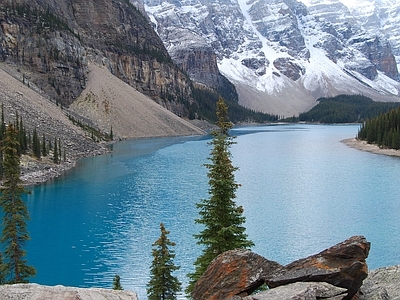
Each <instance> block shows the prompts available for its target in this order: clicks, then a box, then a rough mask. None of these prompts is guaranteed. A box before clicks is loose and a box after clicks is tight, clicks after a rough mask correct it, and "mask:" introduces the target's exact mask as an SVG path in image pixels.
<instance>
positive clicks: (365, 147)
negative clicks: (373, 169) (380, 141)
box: [342, 138, 400, 157]
mask: <svg viewBox="0 0 400 300" xmlns="http://www.w3.org/2000/svg"><path fill="white" fill-rule="evenodd" d="M342 143H344V144H346V145H347V146H349V147H351V148H354V149H358V150H361V151H366V152H371V153H375V154H383V155H389V156H396V157H400V150H395V149H387V148H381V147H379V146H378V145H376V144H368V143H367V142H366V141H362V140H358V139H356V138H351V139H345V140H342Z"/></svg>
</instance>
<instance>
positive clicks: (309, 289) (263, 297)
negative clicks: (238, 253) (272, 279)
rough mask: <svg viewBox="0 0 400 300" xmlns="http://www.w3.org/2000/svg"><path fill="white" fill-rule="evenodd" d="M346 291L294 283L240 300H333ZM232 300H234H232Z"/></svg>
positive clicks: (339, 297)
mask: <svg viewBox="0 0 400 300" xmlns="http://www.w3.org/2000/svg"><path fill="white" fill-rule="evenodd" d="M346 295H347V294H346V289H344V288H339V287H336V286H334V285H331V284H329V283H326V282H296V283H292V284H288V285H283V286H279V287H277V288H274V289H270V290H267V291H265V292H261V293H258V294H256V295H251V296H247V297H244V298H241V299H242V300H277V299H279V300H294V299H301V300H316V299H325V300H335V299H342V298H343V297H344V296H346ZM232 300H234V299H232Z"/></svg>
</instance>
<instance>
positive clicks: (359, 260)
mask: <svg viewBox="0 0 400 300" xmlns="http://www.w3.org/2000/svg"><path fill="white" fill-rule="evenodd" d="M369 249H370V243H369V242H367V240H366V239H365V238H364V237H362V236H354V237H351V238H349V239H347V240H345V241H344V242H341V243H339V244H337V245H335V246H333V247H331V248H329V249H326V250H324V251H322V252H320V253H318V254H316V255H312V256H310V257H307V258H304V259H300V260H297V261H295V262H292V263H290V264H289V265H286V266H285V267H282V268H281V269H279V270H277V271H276V272H274V273H272V274H271V275H270V276H267V277H266V278H265V281H266V283H267V285H268V286H269V287H270V288H274V287H277V286H281V285H285V284H289V283H294V282H299V281H307V282H308V281H315V282H327V283H330V284H333V285H335V286H338V287H342V288H346V289H347V292H348V295H347V296H346V297H344V298H343V299H351V298H352V297H353V296H354V295H355V294H356V293H357V291H358V290H359V288H360V287H361V285H362V282H363V280H364V279H365V278H366V277H367V276H368V267H367V264H366V262H365V259H366V258H367V257H368V253H369Z"/></svg>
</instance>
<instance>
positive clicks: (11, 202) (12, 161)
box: [0, 124, 36, 284]
mask: <svg viewBox="0 0 400 300" xmlns="http://www.w3.org/2000/svg"><path fill="white" fill-rule="evenodd" d="M2 150H3V153H4V182H3V186H2V187H1V193H2V195H1V197H0V206H1V207H2V209H3V223H2V227H3V231H2V236H1V239H0V241H1V243H2V246H3V249H4V252H3V254H2V255H3V257H2V258H3V263H2V266H1V272H2V275H1V276H0V278H1V277H4V278H5V281H6V283H10V284H13V283H26V282H28V278H29V277H31V276H34V275H35V274H36V270H35V268H33V267H31V266H28V265H27V260H26V259H25V255H26V251H25V250H24V249H23V247H24V244H25V242H26V241H27V240H29V235H28V231H27V225H26V221H28V220H29V215H28V209H27V207H26V205H25V203H24V201H23V200H22V198H21V197H22V194H24V193H26V192H27V191H26V190H25V188H24V187H23V186H22V181H21V179H20V157H19V155H18V132H17V130H16V129H15V128H14V126H13V125H12V124H9V125H8V127H7V129H6V133H5V139H4V140H3V144H2Z"/></svg>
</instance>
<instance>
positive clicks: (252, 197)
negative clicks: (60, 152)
mask: <svg viewBox="0 0 400 300" xmlns="http://www.w3.org/2000/svg"><path fill="white" fill-rule="evenodd" d="M358 128H359V126H358V125H342V126H326V125H284V126H263V127H242V128H237V129H235V130H234V132H233V134H235V135H237V136H238V137H237V139H236V142H237V144H236V145H234V146H233V147H232V149H231V152H232V155H233V162H234V165H235V166H238V167H239V168H240V170H239V171H238V172H237V173H236V180H237V182H238V183H240V184H242V186H241V187H240V188H239V190H238V192H237V202H238V204H239V205H242V206H243V207H244V209H245V212H244V213H245V216H246V218H247V222H246V228H247V233H248V235H249V238H250V239H252V240H253V242H254V243H255V247H254V248H253V250H254V251H255V252H257V253H259V254H261V255H263V256H265V257H266V258H268V259H271V260H275V261H278V262H279V263H281V264H286V263H289V262H291V261H293V260H296V259H299V258H302V257H306V256H308V255H311V254H315V253H317V252H320V251H322V250H324V249H325V248H327V247H329V246H331V245H333V244H336V243H338V242H341V241H342V240H344V239H346V238H348V237H350V236H352V235H364V236H365V237H366V238H367V239H368V240H369V241H370V242H371V244H372V246H371V252H370V255H369V258H368V264H369V267H370V268H372V269H373V268H377V267H382V266H387V265H393V264H399V263H400V255H399V250H398V249H399V248H400V235H399V234H398V232H399V229H400V184H399V178H400V158H394V157H387V156H382V155H376V154H371V153H366V152H362V151H358V150H355V149H351V148H349V147H347V146H346V145H344V144H343V143H341V142H340V141H341V140H342V139H344V138H351V137H354V136H355V135H356V134H357V131H358ZM209 141H210V139H209V137H191V138H188V137H183V138H166V139H145V140H136V141H128V142H123V143H119V144H116V145H114V151H113V152H112V153H111V154H108V155H103V156H99V157H94V158H88V159H84V160H82V161H80V163H79V164H78V167H77V168H75V169H74V170H71V171H70V172H68V173H67V175H66V176H63V177H62V178H60V179H57V180H55V181H53V182H51V183H47V184H43V185H41V186H37V187H34V188H32V194H31V195H29V196H27V203H28V209H29V212H30V216H31V219H32V221H31V222H30V223H29V232H30V235H31V238H32V240H31V241H30V242H29V244H28V247H27V248H28V249H27V251H28V260H29V263H30V264H31V265H33V266H35V267H36V269H37V276H36V277H35V278H33V279H32V280H31V281H32V282H37V283H41V284H46V285H56V284H63V285H68V286H81V287H89V286H96V287H106V288H111V287H112V279H113V277H114V275H115V274H118V275H120V276H121V283H122V286H123V287H124V289H128V290H135V291H136V292H137V293H138V294H139V299H146V284H147V282H148V280H149V267H150V265H151V261H152V257H151V245H152V243H153V242H154V241H155V240H156V239H157V238H158V237H159V234H160V232H159V224H160V222H164V224H165V226H166V228H167V229H168V230H170V231H171V234H170V235H169V237H170V239H171V240H172V241H174V242H176V243H177V246H176V247H175V252H176V259H175V264H176V265H180V266H181V269H180V270H179V271H178V272H177V273H176V274H177V276H178V278H179V280H180V281H182V282H183V284H184V287H186V283H187V279H186V274H187V273H188V272H191V271H192V270H193V268H192V264H193V261H194V260H195V258H196V257H197V256H198V255H199V254H200V250H201V249H200V248H199V247H198V246H197V245H196V241H195V240H194V238H193V236H192V235H193V234H194V233H197V232H198V231H199V230H200V228H199V227H198V225H195V224H194V219H195V218H197V217H198V213H197V210H196V208H195V203H196V202H198V201H199V200H200V199H202V198H207V197H208V194H207V191H208V183H207V176H206V173H207V169H206V168H204V167H203V166H202V165H203V164H204V163H207V162H208V161H207V157H208V156H209V151H210V148H209V145H208V144H207V143H208V142H209Z"/></svg>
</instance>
